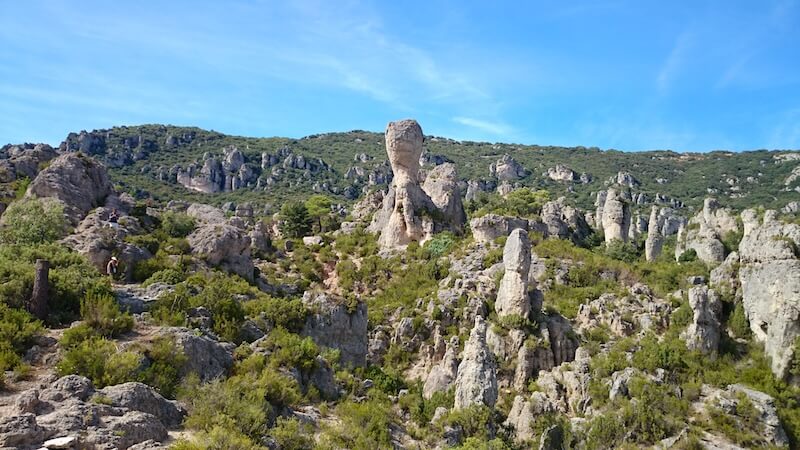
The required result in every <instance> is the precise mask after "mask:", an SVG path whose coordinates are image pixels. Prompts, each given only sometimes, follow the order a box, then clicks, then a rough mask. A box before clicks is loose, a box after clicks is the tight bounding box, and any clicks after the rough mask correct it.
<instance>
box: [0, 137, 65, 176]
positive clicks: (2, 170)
mask: <svg viewBox="0 0 800 450" xmlns="http://www.w3.org/2000/svg"><path fill="white" fill-rule="evenodd" d="M3 149H4V150H5V152H2V151H0V183H9V182H11V181H14V180H17V179H19V178H23V177H27V178H28V179H31V180H32V179H34V178H35V177H36V174H38V173H39V167H41V164H42V163H45V162H47V161H50V160H51V159H53V158H55V157H56V156H57V155H56V151H55V150H54V149H53V147H51V146H49V145H47V144H36V145H33V144H23V145H13V146H9V147H3Z"/></svg>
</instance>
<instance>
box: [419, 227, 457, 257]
mask: <svg viewBox="0 0 800 450" xmlns="http://www.w3.org/2000/svg"><path fill="white" fill-rule="evenodd" d="M456 243H457V239H456V237H455V236H454V235H453V234H452V233H449V232H444V233H439V234H437V235H436V236H434V237H433V239H431V240H429V241H427V242H425V246H424V247H423V248H424V249H425V250H426V251H427V252H428V254H429V255H430V257H432V258H439V257H441V256H445V255H446V254H448V253H449V252H450V251H451V250H452V249H453V247H454V246H455V245H456Z"/></svg>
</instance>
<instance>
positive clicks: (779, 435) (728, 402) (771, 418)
mask: <svg viewBox="0 0 800 450" xmlns="http://www.w3.org/2000/svg"><path fill="white" fill-rule="evenodd" d="M700 394H701V399H702V401H703V404H704V405H705V408H709V407H710V408H715V409H718V410H720V411H721V412H722V413H724V414H726V415H728V416H729V417H730V418H731V419H732V420H733V421H734V422H735V423H737V424H738V425H739V426H742V427H748V426H752V425H750V423H752V420H753V419H756V420H757V422H758V424H757V425H759V426H760V428H761V430H760V433H759V435H760V437H761V438H762V439H763V440H764V442H762V443H760V444H767V445H771V446H776V447H781V448H785V447H788V445H789V438H788V437H787V435H786V431H785V430H784V429H783V426H782V425H781V420H780V418H779V417H778V411H777V408H776V406H775V399H774V398H772V397H771V396H770V395H768V394H766V393H764V392H761V391H757V390H755V389H752V388H749V387H746V386H744V385H741V384H731V385H728V386H727V388H725V389H724V390H722V389H717V388H714V387H711V386H708V385H703V386H702V388H701V390H700ZM742 396H744V398H746V399H747V400H748V401H749V403H750V405H752V409H754V410H755V411H753V412H754V413H755V414H753V413H751V411H752V410H751V409H750V408H747V410H742V409H741V407H740V406H739V405H740V402H741V397H742ZM745 421H746V422H745Z"/></svg>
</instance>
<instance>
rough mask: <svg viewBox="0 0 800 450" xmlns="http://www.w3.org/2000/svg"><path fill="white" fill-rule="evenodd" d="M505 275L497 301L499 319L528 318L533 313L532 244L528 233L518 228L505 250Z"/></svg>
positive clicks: (510, 236) (496, 308) (513, 232)
mask: <svg viewBox="0 0 800 450" xmlns="http://www.w3.org/2000/svg"><path fill="white" fill-rule="evenodd" d="M503 266H504V267H505V274H504V275H503V279H502V280H501V281H500V287H499V289H498V291H497V300H496V301H495V306H494V307H495V311H496V312H497V316H498V317H501V318H502V317H506V316H511V315H516V316H521V317H524V318H527V317H528V316H529V315H530V313H531V299H530V296H529V294H528V272H529V271H530V267H531V242H530V240H529V239H528V233H527V231H525V230H523V229H521V228H517V229H516V230H514V231H512V232H511V235H509V236H508V239H507V240H506V245H505V248H504V249H503Z"/></svg>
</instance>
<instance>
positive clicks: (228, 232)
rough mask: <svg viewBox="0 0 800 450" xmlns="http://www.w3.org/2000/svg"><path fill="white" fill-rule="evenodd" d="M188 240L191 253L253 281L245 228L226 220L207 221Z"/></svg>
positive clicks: (252, 267)
mask: <svg viewBox="0 0 800 450" xmlns="http://www.w3.org/2000/svg"><path fill="white" fill-rule="evenodd" d="M187 240H188V241H189V246H190V247H191V249H192V254H193V255H194V256H196V257H198V258H200V259H202V260H203V261H205V262H206V263H208V264H209V265H211V266H214V267H220V268H222V269H223V270H226V271H228V272H231V273H235V274H237V275H239V276H241V277H242V278H244V279H245V280H248V281H252V280H253V278H254V273H253V272H254V266H253V260H252V259H251V258H250V237H249V236H248V235H247V233H246V232H245V231H244V230H242V229H240V228H237V227H235V226H233V225H229V224H227V223H216V224H214V223H208V224H204V225H200V226H199V227H197V228H196V229H195V230H194V231H193V232H192V234H190V235H189V236H188V238H187Z"/></svg>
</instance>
